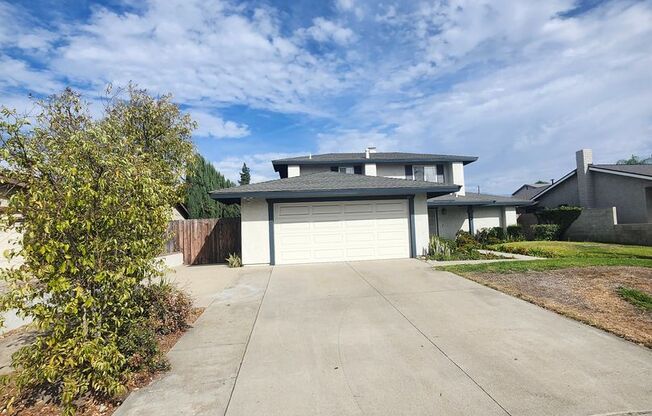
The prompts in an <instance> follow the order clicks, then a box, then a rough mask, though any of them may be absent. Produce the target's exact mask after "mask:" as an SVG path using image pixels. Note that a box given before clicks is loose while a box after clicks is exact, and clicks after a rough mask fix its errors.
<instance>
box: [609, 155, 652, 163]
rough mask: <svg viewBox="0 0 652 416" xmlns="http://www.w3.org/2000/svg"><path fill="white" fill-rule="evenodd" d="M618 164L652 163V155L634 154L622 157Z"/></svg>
mask: <svg viewBox="0 0 652 416" xmlns="http://www.w3.org/2000/svg"><path fill="white" fill-rule="evenodd" d="M616 164H617V165H652V155H651V156H650V157H649V158H645V157H639V156H636V155H632V156H631V157H630V158H629V159H621V160H619V161H617V162H616Z"/></svg>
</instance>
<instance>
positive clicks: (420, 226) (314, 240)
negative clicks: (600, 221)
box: [211, 148, 531, 264]
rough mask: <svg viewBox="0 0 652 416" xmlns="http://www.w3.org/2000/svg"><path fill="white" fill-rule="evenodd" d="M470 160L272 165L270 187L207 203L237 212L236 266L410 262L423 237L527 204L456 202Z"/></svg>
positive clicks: (473, 227) (479, 224)
mask: <svg viewBox="0 0 652 416" xmlns="http://www.w3.org/2000/svg"><path fill="white" fill-rule="evenodd" d="M476 160H477V157H472V156H453V155H436V154H422V153H396V152H392V153H377V152H376V151H375V148H368V149H367V150H366V151H365V152H364V153H329V154H322V155H310V156H302V157H295V158H288V159H279V160H274V161H272V164H273V166H274V170H275V171H276V172H278V173H279V176H280V179H277V180H273V181H268V182H262V183H257V184H250V185H243V186H239V187H235V188H226V189H219V190H216V191H214V192H212V193H211V196H212V197H213V198H214V199H216V200H218V201H220V202H223V203H239V204H241V207H240V210H241V221H242V260H243V263H244V264H287V263H310V262H325V261H347V260H367V259H384V258H404V257H416V256H419V255H423V254H425V253H426V251H427V248H428V241H429V238H430V235H431V234H439V235H443V236H446V237H454V235H455V233H456V232H457V231H459V230H460V229H464V230H466V231H471V232H473V231H477V230H479V229H480V228H484V227H490V226H503V227H506V226H508V225H511V224H515V223H516V215H515V209H514V207H515V206H518V205H521V204H531V202H530V201H525V200H517V199H514V198H509V197H496V196H492V195H479V194H466V193H465V189H464V166H465V165H467V164H468V163H471V162H474V161H476Z"/></svg>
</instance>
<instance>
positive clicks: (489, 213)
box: [473, 207, 503, 233]
mask: <svg viewBox="0 0 652 416" xmlns="http://www.w3.org/2000/svg"><path fill="white" fill-rule="evenodd" d="M502 215H503V212H502V207H475V208H473V228H474V230H475V232H476V233H477V232H478V231H480V230H482V229H483V228H492V227H502V220H501V218H502Z"/></svg>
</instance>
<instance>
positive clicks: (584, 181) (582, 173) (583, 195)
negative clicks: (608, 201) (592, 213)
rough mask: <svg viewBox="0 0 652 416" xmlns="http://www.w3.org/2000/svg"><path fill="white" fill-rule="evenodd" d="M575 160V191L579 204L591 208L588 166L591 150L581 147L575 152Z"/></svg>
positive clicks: (590, 185)
mask: <svg viewBox="0 0 652 416" xmlns="http://www.w3.org/2000/svg"><path fill="white" fill-rule="evenodd" d="M575 161H576V162H577V193H578V195H579V199H580V206H581V207H583V208H593V181H592V178H591V172H590V171H589V166H591V165H592V164H593V151H592V150H591V149H582V150H578V151H577V152H575Z"/></svg>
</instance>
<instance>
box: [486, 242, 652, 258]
mask: <svg viewBox="0 0 652 416" xmlns="http://www.w3.org/2000/svg"><path fill="white" fill-rule="evenodd" d="M491 248H492V249H493V250H497V251H506V252H508V253H517V254H526V255H534V256H537V255H538V256H541V257H566V258H567V257H582V258H584V257H607V258H639V259H652V247H649V246H629V245H623V244H605V243H585V242H577V241H517V242H512V243H503V244H496V245H494V246H492V247H491Z"/></svg>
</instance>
